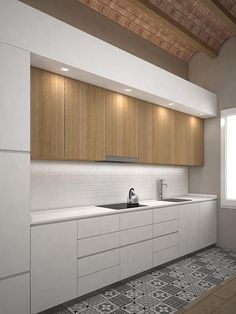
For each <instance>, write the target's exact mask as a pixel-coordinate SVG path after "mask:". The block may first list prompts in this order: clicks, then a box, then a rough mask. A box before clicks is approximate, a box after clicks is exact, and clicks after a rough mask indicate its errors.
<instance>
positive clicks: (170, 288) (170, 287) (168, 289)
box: [161, 285, 182, 295]
mask: <svg viewBox="0 0 236 314" xmlns="http://www.w3.org/2000/svg"><path fill="white" fill-rule="evenodd" d="M161 290H162V291H166V292H168V293H170V294H173V295H175V294H176V293H178V292H180V291H181V290H182V289H181V288H179V287H175V286H174V285H166V286H164V287H162V288H161Z"/></svg>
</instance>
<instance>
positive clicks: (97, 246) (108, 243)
mask: <svg viewBox="0 0 236 314" xmlns="http://www.w3.org/2000/svg"><path fill="white" fill-rule="evenodd" d="M117 247H119V232H114V233H109V234H104V235H101V236H97V237H91V238H87V239H82V240H78V257H83V256H86V255H90V254H95V253H98V252H102V251H106V250H111V249H115V248H117Z"/></svg>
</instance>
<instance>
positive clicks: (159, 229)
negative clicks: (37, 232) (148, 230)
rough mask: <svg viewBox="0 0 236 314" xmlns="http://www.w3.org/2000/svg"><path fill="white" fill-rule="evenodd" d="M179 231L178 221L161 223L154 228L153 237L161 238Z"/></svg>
mask: <svg viewBox="0 0 236 314" xmlns="http://www.w3.org/2000/svg"><path fill="white" fill-rule="evenodd" d="M177 231H178V220H170V221H166V222H161V223H159V224H155V225H154V226H153V237H154V238H156V237H160V236H163V235H166V234H170V233H173V232H177Z"/></svg>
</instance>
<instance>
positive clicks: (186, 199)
mask: <svg viewBox="0 0 236 314" xmlns="http://www.w3.org/2000/svg"><path fill="white" fill-rule="evenodd" d="M162 201H164V202H174V203H178V202H190V201H191V199H188V198H164V199H163V200H162Z"/></svg>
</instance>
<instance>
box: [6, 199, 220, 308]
mask: <svg viewBox="0 0 236 314" xmlns="http://www.w3.org/2000/svg"><path fill="white" fill-rule="evenodd" d="M77 227H78V228H77ZM215 242H216V201H207V202H202V203H191V204H184V205H179V206H168V207H166V208H158V209H153V210H146V211H145V210H141V211H137V212H136V211H135V212H128V213H122V214H120V215H119V214H118V215H114V216H113V215H112V216H108V217H106V216H104V217H97V218H91V220H90V218H86V219H81V220H78V221H70V222H61V223H53V224H48V225H41V226H34V227H32V228H31V243H32V249H31V272H32V276H31V298H32V299H31V302H32V303H31V308H32V314H35V313H38V312H41V311H43V310H45V309H47V308H50V307H53V306H56V305H58V304H60V303H63V302H66V301H69V300H71V299H73V298H76V297H77V296H82V295H85V294H87V293H90V292H92V291H95V290H97V289H100V288H103V287H105V286H108V285H110V284H113V283H115V282H117V281H119V280H123V279H125V278H128V277H131V276H133V275H136V274H138V273H141V272H143V271H146V270H149V269H151V268H152V267H155V266H159V265H162V264H164V263H167V262H170V261H171V260H174V259H176V258H177V257H179V256H183V255H185V254H188V253H191V252H194V251H196V250H198V249H200V248H202V247H205V246H208V245H211V244H214V243H215ZM0 283H1V282H0ZM0 286H1V285H0ZM21 292H22V291H21ZM3 296H4V294H3ZM6 299H7V297H6ZM22 299H23V298H22ZM3 300H5V298H3ZM1 301H2V300H1V287H0V302H1ZM13 306H14V303H13ZM13 309H14V307H13ZM14 312H17V313H19V314H28V313H27V311H25V313H23V312H22V313H21V312H19V311H18V308H17V311H15V310H10V311H9V310H8V311H6V313H3V314H12V313H14ZM1 314H2V312H1Z"/></svg>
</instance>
